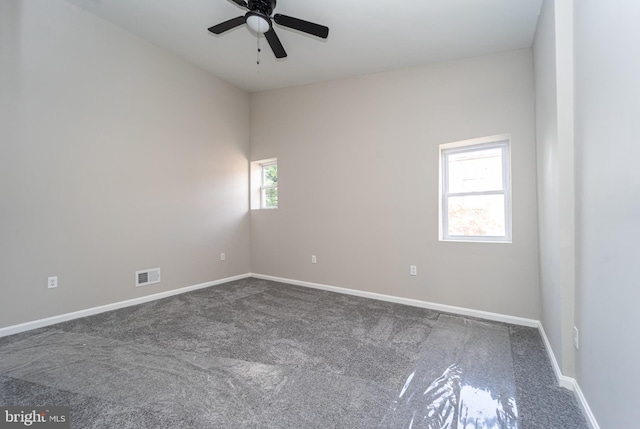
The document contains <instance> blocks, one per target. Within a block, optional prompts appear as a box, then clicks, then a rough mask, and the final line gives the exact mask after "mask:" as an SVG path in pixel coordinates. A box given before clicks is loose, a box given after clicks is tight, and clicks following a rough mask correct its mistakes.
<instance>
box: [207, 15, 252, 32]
mask: <svg viewBox="0 0 640 429" xmlns="http://www.w3.org/2000/svg"><path fill="white" fill-rule="evenodd" d="M242 24H244V16H239V17H237V18H233V19H230V20H228V21H225V22H221V23H220V24H218V25H214V26H213V27H210V28H209V31H211V32H212V33H213V34H222V33H224V32H225V31H228V30H231V29H232V28H236V27H239V26H241V25H242Z"/></svg>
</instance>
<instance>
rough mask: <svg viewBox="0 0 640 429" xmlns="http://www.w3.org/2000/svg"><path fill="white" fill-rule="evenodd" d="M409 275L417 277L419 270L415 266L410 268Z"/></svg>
mask: <svg viewBox="0 0 640 429" xmlns="http://www.w3.org/2000/svg"><path fill="white" fill-rule="evenodd" d="M409 274H411V275H412V276H417V275H418V268H417V267H416V266H415V265H411V266H409Z"/></svg>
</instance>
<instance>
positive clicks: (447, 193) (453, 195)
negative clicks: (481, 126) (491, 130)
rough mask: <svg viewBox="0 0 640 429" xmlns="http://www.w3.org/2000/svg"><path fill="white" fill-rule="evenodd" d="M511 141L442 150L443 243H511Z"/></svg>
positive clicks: (505, 138)
mask: <svg viewBox="0 0 640 429" xmlns="http://www.w3.org/2000/svg"><path fill="white" fill-rule="evenodd" d="M509 158H510V155H509V136H495V137H488V138H483V139H474V140H469V141H466V142H457V143H449V144H444V145H440V172H441V177H440V181H441V187H440V191H441V192H440V196H441V198H440V208H441V210H440V240H444V241H491V242H511V191H510V189H511V184H510V181H511V178H510V165H509V164H510V159H509Z"/></svg>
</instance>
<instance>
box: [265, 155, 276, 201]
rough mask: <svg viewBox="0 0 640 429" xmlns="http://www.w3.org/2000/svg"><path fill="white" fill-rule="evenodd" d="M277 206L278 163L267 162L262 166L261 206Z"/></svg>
mask: <svg viewBox="0 0 640 429" xmlns="http://www.w3.org/2000/svg"><path fill="white" fill-rule="evenodd" d="M277 207H278V164H276V163H269V164H264V165H263V166H262V208H265V209H274V208H277Z"/></svg>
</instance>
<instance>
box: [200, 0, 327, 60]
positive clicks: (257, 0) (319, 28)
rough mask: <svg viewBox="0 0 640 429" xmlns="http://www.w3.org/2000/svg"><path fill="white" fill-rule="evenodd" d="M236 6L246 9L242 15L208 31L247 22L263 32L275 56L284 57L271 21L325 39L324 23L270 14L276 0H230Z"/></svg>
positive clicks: (215, 30) (260, 32) (227, 28)
mask: <svg viewBox="0 0 640 429" xmlns="http://www.w3.org/2000/svg"><path fill="white" fill-rule="evenodd" d="M232 1H233V2H234V3H236V4H237V5H238V6H240V7H243V8H245V9H248V10H249V12H247V13H246V14H245V15H244V16H239V17H237V18H233V19H230V20H228V21H225V22H221V23H220V24H218V25H214V26H213V27H210V28H209V31H210V32H212V33H213V34H222V33H224V32H225V31H228V30H231V29H232V28H236V27H239V26H241V25H242V24H247V26H249V28H251V29H252V30H253V31H255V32H256V33H258V34H263V33H264V37H265V38H266V39H267V42H269V46H271V50H272V51H273V53H274V54H275V56H276V58H284V57H286V56H287V52H286V51H285V50H284V47H283V46H282V43H280V39H279V38H278V36H277V35H276V32H275V30H274V29H273V22H275V23H276V24H278V25H282V26H283V27H289V28H293V29H294V30H298V31H302V32H303V33H307V34H311V35H313V36H317V37H321V38H323V39H326V38H327V36H328V35H329V28H328V27H325V26H324V25H318V24H314V23H313V22H309V21H303V20H302V19H298V18H293V17H291V16H287V15H281V14H279V13H276V14H275V15H273V17H272V16H271V13H272V12H273V9H275V7H276V0H248V1H245V0H232Z"/></svg>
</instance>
